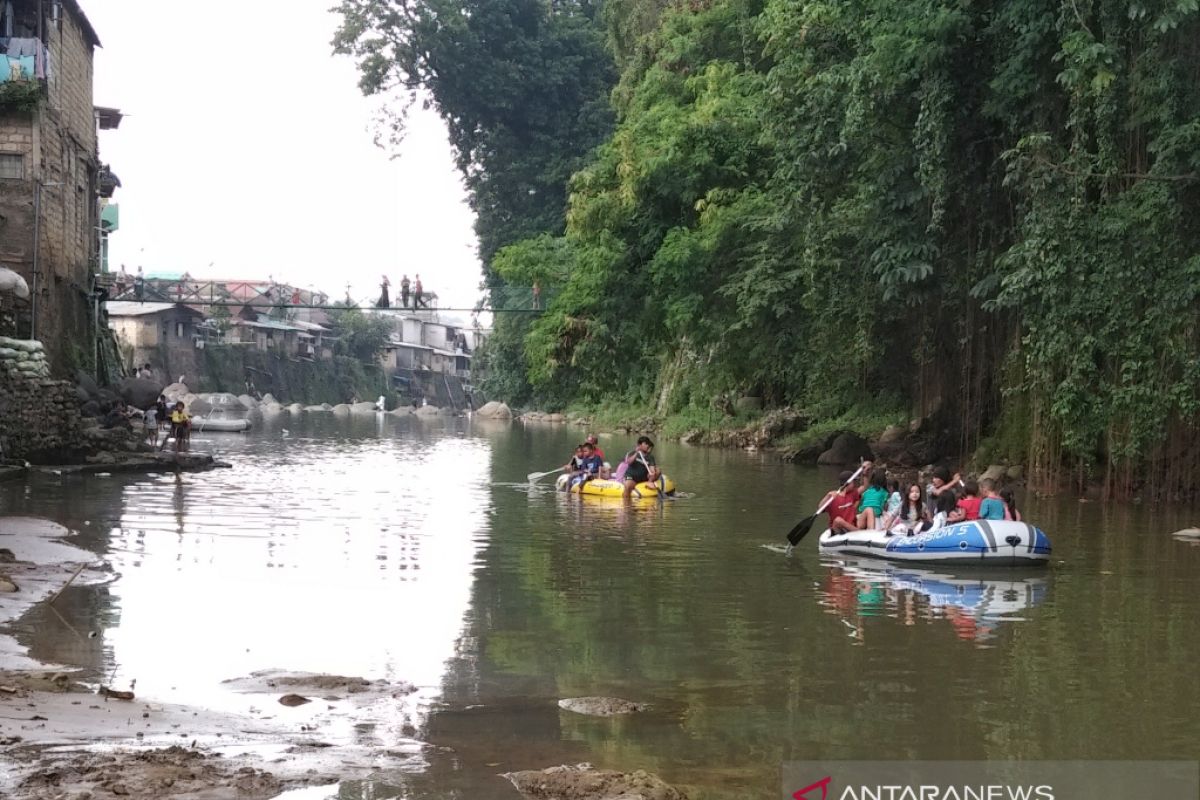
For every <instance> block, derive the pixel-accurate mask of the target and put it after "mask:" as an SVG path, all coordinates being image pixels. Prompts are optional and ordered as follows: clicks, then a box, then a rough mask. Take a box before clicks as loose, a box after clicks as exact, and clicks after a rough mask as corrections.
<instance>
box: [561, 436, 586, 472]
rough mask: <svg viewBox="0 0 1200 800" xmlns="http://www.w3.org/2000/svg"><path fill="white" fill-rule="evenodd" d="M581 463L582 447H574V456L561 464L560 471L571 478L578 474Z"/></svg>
mask: <svg viewBox="0 0 1200 800" xmlns="http://www.w3.org/2000/svg"><path fill="white" fill-rule="evenodd" d="M582 463H583V445H581V444H577V445H575V455H573V456H571V460H570V461H568V462H567V463H566V464H563V467H562V471H563V472H565V473H567V474H568V475H570V476H571V477H572V478H573V477H575V475H577V474H578V473H579V470H580V464H582Z"/></svg>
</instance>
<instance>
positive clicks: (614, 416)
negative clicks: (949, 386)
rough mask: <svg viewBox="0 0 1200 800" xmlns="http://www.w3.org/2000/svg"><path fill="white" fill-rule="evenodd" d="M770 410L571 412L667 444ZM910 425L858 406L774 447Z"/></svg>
mask: <svg viewBox="0 0 1200 800" xmlns="http://www.w3.org/2000/svg"><path fill="white" fill-rule="evenodd" d="M770 412H771V409H767V410H766V411H760V410H753V411H749V410H748V411H739V412H737V413H734V414H725V413H723V412H721V411H718V410H717V409H713V408H697V407H694V406H689V407H687V408H683V409H681V410H679V411H677V412H674V413H671V414H666V415H660V414H656V413H655V411H654V410H653V408H651V407H649V406H647V405H643V404H639V403H624V402H620V401H608V402H604V403H601V404H599V405H596V406H585V405H577V406H572V407H571V408H569V409H568V412H567V413H568V414H569V415H571V416H578V417H586V418H588V419H590V420H591V421H592V427H593V428H595V429H596V430H605V431H611V430H622V429H628V430H652V431H655V432H656V433H658V434H659V435H661V436H662V437H664V438H667V439H679V438H682V437H683V436H685V435H686V434H688V433H691V432H692V431H703V432H706V433H708V432H717V431H736V430H741V429H744V428H749V427H752V426H754V425H756V424H758V423H759V422H760V421H761V420H762V419H763V417H764V416H766V415H767V414H769V413H770ZM907 424H908V415H907V414H906V413H904V412H903V411H899V410H897V409H896V408H895V407H894V406H889V405H884V404H879V405H865V404H864V405H858V406H855V407H853V408H851V409H849V410H847V411H845V412H844V413H842V414H839V415H837V416H833V417H827V418H824V419H818V420H816V421H814V422H812V423H811V424H810V425H809V426H808V427H807V428H806V429H805V430H803V431H798V432H796V433H792V434H789V435H787V436H784V437H782V438H781V439H779V440H777V441H776V442H774V444H775V446H777V447H781V448H783V449H787V450H799V449H804V448H808V447H812V446H815V445H818V444H823V443H824V442H825V440H826V439H828V438H829V437H830V436H831V435H833V434H836V433H840V432H842V431H850V432H853V433H856V434H858V435H859V436H862V437H864V438H868V439H869V438H873V437H876V436H878V435H879V434H880V433H882V432H883V431H884V429H885V428H887V427H888V426H889V425H900V426H904V425H907Z"/></svg>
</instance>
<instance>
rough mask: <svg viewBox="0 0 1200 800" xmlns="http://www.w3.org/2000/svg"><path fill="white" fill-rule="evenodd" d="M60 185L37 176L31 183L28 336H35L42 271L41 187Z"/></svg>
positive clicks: (34, 337) (32, 337) (33, 337)
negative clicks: (31, 300)
mask: <svg viewBox="0 0 1200 800" xmlns="http://www.w3.org/2000/svg"><path fill="white" fill-rule="evenodd" d="M51 186H62V184H61V183H42V179H41V178H38V179H37V182H36V183H34V184H33V297H32V299H33V303H32V308H31V309H30V312H29V338H30V339H36V338H37V317H38V288H39V287H38V284H39V283H41V281H40V280H39V278H40V276H41V272H42V262H41V254H42V189H45V188H47V187H51Z"/></svg>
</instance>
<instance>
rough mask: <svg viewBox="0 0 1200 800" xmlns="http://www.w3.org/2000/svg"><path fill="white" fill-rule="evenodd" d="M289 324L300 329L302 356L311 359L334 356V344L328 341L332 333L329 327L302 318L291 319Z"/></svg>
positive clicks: (324, 358) (318, 359)
mask: <svg viewBox="0 0 1200 800" xmlns="http://www.w3.org/2000/svg"><path fill="white" fill-rule="evenodd" d="M289 324H290V325H292V327H294V328H296V329H297V330H298V331H299V333H298V337H299V340H300V357H301V358H307V359H309V360H311V361H328V360H330V359H332V358H333V346H332V344H331V343H330V342H328V341H326V339H327V337H328V336H329V333H330V331H329V328H326V327H325V326H324V325H318V324H317V323H315V322H305V321H304V320H300V319H294V320H290V322H289Z"/></svg>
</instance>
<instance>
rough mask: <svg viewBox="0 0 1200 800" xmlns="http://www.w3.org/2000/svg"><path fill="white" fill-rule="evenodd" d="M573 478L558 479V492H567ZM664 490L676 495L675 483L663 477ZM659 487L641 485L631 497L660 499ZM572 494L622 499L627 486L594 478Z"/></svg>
mask: <svg viewBox="0 0 1200 800" xmlns="http://www.w3.org/2000/svg"><path fill="white" fill-rule="evenodd" d="M570 480H571V478H570V476H568V475H560V476H559V477H558V490H559V491H560V492H565V491H567V484H568V483H569V482H570ZM662 481H663V488H664V489H665V491H666V493H667V494H669V495H670V494H675V483H674V482H673V481H672V480H671V479H670V478H668V477H667V476H665V475H664V476H663V478H662ZM658 492H659V485H658V484H657V483H645V482H643V483H639V484H638V485H637V486H635V487H633V494H632V495H631V497H634V498H636V499H641V498H643V497H658ZM571 493H572V494H584V495H593V496H595V497H621V496H623V495H624V494H625V484H624V483H622V482H621V481H612V480H604V479H602V478H593V479H592V480H590V481H588V482H586V483H584V484H583V486H582V487H579V486H572V487H571Z"/></svg>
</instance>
